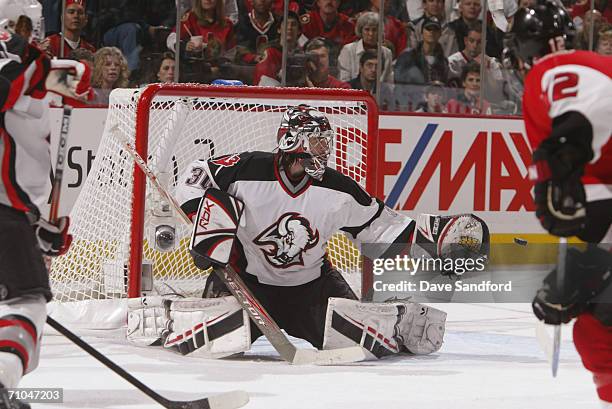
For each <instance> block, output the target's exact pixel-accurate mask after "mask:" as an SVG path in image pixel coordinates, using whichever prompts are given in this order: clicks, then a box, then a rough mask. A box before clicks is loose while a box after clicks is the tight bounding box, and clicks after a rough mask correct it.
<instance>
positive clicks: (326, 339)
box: [128, 105, 489, 357]
mask: <svg viewBox="0 0 612 409" xmlns="http://www.w3.org/2000/svg"><path fill="white" fill-rule="evenodd" d="M333 140H334V130H333V129H332V128H331V126H330V123H329V121H328V120H327V118H326V117H325V116H324V115H323V113H321V112H320V111H319V110H317V109H316V108H313V107H310V106H307V105H300V106H297V107H293V108H290V109H288V110H287V111H286V112H285V113H284V115H283V117H282V120H281V124H280V127H279V131H278V148H277V151H276V152H243V153H239V154H233V155H226V156H222V157H219V158H214V159H210V160H198V161H195V162H193V163H192V165H191V166H190V167H189V168H188V169H187V170H186V171H185V172H184V174H183V175H182V176H181V177H180V178H179V186H178V188H177V192H176V196H177V197H176V198H177V201H178V202H179V203H181V205H182V206H181V207H182V209H183V210H184V212H185V213H186V214H187V215H188V216H189V217H191V218H192V220H194V232H193V234H194V236H193V238H192V244H193V245H192V255H193V256H194V262H195V263H196V265H198V266H201V267H202V268H206V267H208V265H209V263H208V258H207V255H208V254H210V253H209V251H210V248H209V247H210V246H208V247H207V246H206V245H203V244H202V243H203V241H200V239H199V237H202V236H204V235H205V234H208V233H209V232H208V231H207V230H208V225H207V220H208V217H209V216H208V214H204V212H207V211H208V209H203V207H204V206H201V203H202V200H203V199H202V197H203V195H204V194H205V192H206V191H207V190H209V189H214V190H215V191H221V192H224V193H225V194H228V195H231V196H233V197H235V198H237V199H239V200H240V201H241V202H242V203H243V204H244V211H243V212H242V216H241V219H240V223H239V227H238V229H237V232H236V237H237V241H236V244H235V245H234V246H233V248H232V253H231V257H230V265H231V266H232V267H233V269H234V270H235V271H237V272H238V273H239V274H240V276H241V277H242V279H243V280H244V282H245V283H246V285H247V286H248V287H249V289H250V290H251V291H252V292H253V294H254V295H255V297H257V298H258V300H259V301H260V302H261V304H262V305H263V306H264V307H265V308H266V310H267V312H268V313H269V314H270V315H271V316H272V318H274V320H275V321H276V322H277V323H278V324H279V326H280V327H281V328H282V329H284V330H285V331H286V332H287V333H288V334H290V335H292V336H295V337H298V338H302V339H305V340H307V341H309V342H310V343H311V344H312V345H313V346H315V347H316V348H319V349H321V348H322V349H329V348H339V347H344V346H352V345H355V343H358V344H359V343H361V344H362V345H363V346H364V347H365V348H366V349H367V350H368V351H370V353H371V355H372V356H373V357H381V356H384V355H388V354H394V353H399V352H405V351H409V352H411V353H419V354H422V353H431V352H434V351H436V350H438V349H439V348H440V346H441V344H442V337H443V333H444V321H445V317H446V314H445V313H444V312H442V311H439V310H436V309H434V308H430V307H426V306H423V305H420V304H417V303H409V302H390V303H361V302H359V301H358V300H357V297H356V296H355V293H354V292H353V291H352V289H351V287H350V285H349V284H348V283H347V282H346V281H345V279H344V278H343V276H342V275H341V274H340V273H339V272H338V270H336V269H335V268H334V266H333V265H332V263H331V262H330V260H329V259H328V257H327V254H326V246H327V242H328V240H329V239H330V238H331V237H332V235H333V234H336V233H338V232H342V233H344V234H345V235H346V236H347V237H348V239H349V240H351V241H352V242H353V243H354V244H356V245H359V244H361V243H386V245H383V246H377V247H380V248H381V249H384V248H385V247H386V248H391V247H392V246H391V244H393V243H396V244H397V243H406V244H415V245H417V244H418V245H419V248H420V249H421V251H423V250H424V251H426V252H427V253H428V255H429V257H453V255H452V254H451V253H452V250H451V249H452V248H453V246H455V248H456V246H459V247H461V248H462V249H463V250H465V252H464V253H469V254H470V255H471V256H475V257H478V256H483V255H485V254H486V253H487V249H488V239H489V238H488V229H487V226H486V224H485V223H484V222H483V221H482V220H480V219H478V218H477V217H475V216H473V215H458V216H448V217H442V216H433V215H420V216H418V218H417V220H414V219H411V218H409V217H407V216H404V215H402V214H399V213H396V212H395V211H393V210H391V209H389V208H388V207H386V206H385V205H384V203H383V202H382V201H381V200H379V199H376V198H373V197H372V196H370V195H369V194H368V193H367V192H366V191H364V190H363V189H362V188H361V187H360V186H359V185H358V184H357V183H356V182H355V181H354V180H352V179H351V178H350V177H348V176H346V175H344V174H342V173H340V172H338V171H336V170H334V169H331V168H329V167H327V161H328V158H329V156H330V154H331V149H332V144H333ZM181 183H182V184H181ZM215 245H219V246H222V243H220V241H219V242H217V243H216V244H215ZM393 247H396V246H393ZM383 252H384V250H383ZM366 256H369V257H380V256H383V254H366ZM384 256H385V257H387V256H390V254H384ZM204 298H205V300H204V301H202V302H200V303H195V304H197V307H196V306H194V307H193V310H190V311H189V313H188V314H190V316H191V317H193V315H194V314H195V315H197V314H198V313H196V310H197V309H198V308H203V307H205V308H208V306H209V305H213V304H214V305H215V306H218V304H219V303H220V302H221V301H220V300H224V301H223V302H225V303H227V305H228V306H227V310H226V311H225V313H227V314H228V315H229V314H231V313H235V312H236V311H237V310H239V308H240V307H239V306H238V305H237V303H236V302H235V301H231V300H232V299H233V298H234V297H232V296H230V295H229V291H228V290H227V289H226V288H225V286H224V284H223V283H222V281H221V280H220V279H219V278H218V277H217V275H216V274H211V275H210V276H209V277H208V281H207V283H206V288H205V290H204ZM330 300H331V301H330ZM230 304H231V306H230ZM141 308H142V307H141V306H140V305H136V306H135V309H141ZM205 308H203V309H205ZM223 311H224V310H223V309H217V310H215V314H213V313H210V312H209V313H202V315H201V316H199V318H198V319H197V320H196V321H193V320H192V321H190V320H189V319H186V318H185V316H183V315H182V314H187V313H185V303H184V301H183V308H182V309H181V311H179V309H178V308H177V309H176V310H172V309H170V311H169V315H170V317H171V319H172V320H173V324H172V325H168V324H167V323H166V328H167V329H168V331H167V332H166V333H165V337H164V342H165V346H166V347H174V348H176V349H178V350H180V351H181V352H183V353H190V352H193V349H194V348H193V342H192V343H191V344H190V347H189V348H188V349H187V350H186V349H185V342H187V341H189V340H188V339H186V338H189V337H185V336H184V334H185V331H186V330H188V329H189V328H192V327H193V326H194V325H199V328H201V326H202V324H203V325H204V326H206V325H207V324H206V322H207V321H209V320H207V318H206V317H211V316H213V315H217V316H221V313H222V312H223ZM146 315H147V314H142V313H140V316H146ZM158 315H159V314H158ZM158 324H161V323H158ZM184 324H186V326H185V325H184ZM147 331H148V332H147ZM132 332H133V333H134V334H137V333H140V334H143V333H145V334H148V336H149V337H150V339H149V340H148V341H151V342H153V341H154V339H155V338H156V334H155V333H153V332H152V330H151V329H142V328H141V329H140V331H137V330H136V329H135V328H134V331H132ZM193 333H195V330H194V331H193ZM249 333H250V334H249ZM244 334H246V335H245V336H246V337H247V338H248V339H247V340H246V341H243V340H242V339H240V340H239V339H237V337H232V336H231V334H228V335H227V339H228V341H227V342H228V343H230V344H233V345H236V348H235V349H233V350H227V351H224V352H226V353H225V355H227V354H228V353H230V352H231V353H233V352H239V351H240V350H245V349H246V348H248V347H249V346H250V342H251V340H254V339H256V338H257V337H259V336H260V335H261V333H260V332H259V330H258V329H257V327H255V326H254V325H251V328H250V331H249V330H248V328H246V329H245V331H244ZM362 335H363V337H362ZM241 336H242V335H241ZM130 338H131V339H132V340H133V341H135V342H142V339H140V340H139V339H137V338H138V337H137V336H131V337H130V336H128V339H130ZM217 341H219V339H218V340H217ZM200 347H203V348H200V349H206V350H207V351H208V352H210V355H215V356H219V355H223V353H222V352H221V351H220V350H218V349H215V346H214V345H212V346H202V345H200ZM208 348H211V349H210V350H209V349H208ZM240 348H241V349H240ZM200 353H201V351H200Z"/></svg>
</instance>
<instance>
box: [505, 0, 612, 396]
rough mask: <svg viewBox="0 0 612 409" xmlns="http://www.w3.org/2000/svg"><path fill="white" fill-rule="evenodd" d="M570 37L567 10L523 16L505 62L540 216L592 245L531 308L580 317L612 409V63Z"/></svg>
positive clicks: (580, 332)
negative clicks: (514, 78)
mask: <svg viewBox="0 0 612 409" xmlns="http://www.w3.org/2000/svg"><path fill="white" fill-rule="evenodd" d="M572 35H573V26H572V23H571V20H570V18H569V16H568V14H567V12H566V11H565V10H564V9H563V7H562V6H560V5H557V4H555V3H552V2H539V3H538V4H536V5H534V6H533V7H530V8H526V9H520V10H519V11H518V12H517V13H516V15H515V16H514V22H513V27H512V32H511V35H510V37H509V39H508V42H507V48H506V51H505V54H506V55H505V60H506V63H507V64H511V63H513V65H514V68H515V69H516V70H517V71H518V72H519V75H520V76H521V77H524V86H525V90H524V95H523V112H524V118H525V129H526V131H527V136H528V138H529V142H530V144H531V146H532V149H533V151H534V153H533V166H532V168H531V169H530V172H531V173H532V176H533V179H534V180H535V202H536V215H537V217H538V218H539V220H540V223H541V224H542V226H543V227H544V228H545V229H546V230H548V231H549V232H550V233H551V234H553V235H555V236H560V237H568V236H574V235H575V236H577V237H578V238H580V239H582V240H584V241H586V242H587V243H588V244H587V247H586V250H584V251H579V250H577V249H575V248H570V249H568V252H567V258H566V261H565V276H564V283H563V287H562V289H559V288H558V286H557V284H556V269H555V270H553V271H552V272H551V273H550V274H549V276H548V277H546V279H545V280H544V285H543V287H542V288H541V289H540V290H539V291H538V292H537V295H536V297H535V299H534V301H533V310H534V312H535V314H536V316H537V317H538V318H539V319H540V320H543V321H544V322H546V323H548V324H555V325H559V324H560V323H567V322H569V321H570V320H572V319H574V318H577V319H576V323H575V325H574V343H575V344H576V348H577V350H578V352H579V353H580V356H581V357H582V361H583V363H584V365H585V367H586V368H587V369H589V370H590V371H591V372H593V377H594V381H595V384H596V387H597V392H598V394H599V397H600V399H601V400H602V401H603V402H604V404H606V405H609V406H608V407H612V294H611V292H610V290H611V288H610V287H611V284H610V283H611V282H612V256H611V253H610V243H611V242H612V229H611V228H610V225H611V222H612V143H611V142H610V136H611V133H612V121H611V120H610V118H612V79H611V77H612V58H610V57H606V56H602V55H598V54H596V53H592V52H588V51H571V50H566V46H567V45H568V44H571V37H572ZM597 243H601V244H599V245H598V244H597Z"/></svg>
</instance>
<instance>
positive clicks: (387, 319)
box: [323, 298, 446, 359]
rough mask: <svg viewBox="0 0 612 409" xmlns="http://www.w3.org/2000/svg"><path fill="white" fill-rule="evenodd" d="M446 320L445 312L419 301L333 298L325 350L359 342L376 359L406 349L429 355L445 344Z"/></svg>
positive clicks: (327, 321)
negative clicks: (371, 301) (386, 301)
mask: <svg viewBox="0 0 612 409" xmlns="http://www.w3.org/2000/svg"><path fill="white" fill-rule="evenodd" d="M445 320H446V313H445V312H442V311H439V310H436V309H435V308H431V307H427V306H425V305H422V304H417V303H411V302H389V303H362V302H359V301H355V300H347V299H343V298H330V299H329V304H328V307H327V315H326V322H325V336H324V340H323V349H333V348H343V347H349V346H354V345H355V344H358V345H361V346H362V347H363V348H365V349H366V350H367V351H368V352H369V356H370V358H372V359H374V358H382V357H383V356H387V355H393V354H397V353H400V352H405V351H406V350H407V351H409V352H411V353H413V354H429V353H432V352H435V351H437V350H438V349H440V347H441V346H442V338H443V336H444V325H445Z"/></svg>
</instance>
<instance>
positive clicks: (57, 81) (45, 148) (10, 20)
mask: <svg viewBox="0 0 612 409" xmlns="http://www.w3.org/2000/svg"><path fill="white" fill-rule="evenodd" d="M1 3H2V7H0V162H1V166H0V169H1V172H0V249H2V251H0V409H23V408H29V407H30V406H29V405H27V404H26V403H22V402H19V401H17V400H15V399H11V397H10V396H9V394H8V392H7V390H6V388H15V387H17V385H18V383H19V381H20V379H21V377H22V376H23V375H24V374H26V373H29V372H31V371H33V370H34V369H35V368H36V366H37V365H38V353H39V349H40V341H41V336H42V329H43V326H44V324H45V319H46V315H47V312H46V303H47V302H48V301H49V300H51V297H52V294H51V290H50V288H49V277H48V272H47V269H46V267H45V264H44V262H43V254H46V255H48V256H51V257H53V256H58V255H61V254H63V253H64V252H66V251H67V250H68V246H69V245H70V236H69V235H68V234H67V231H68V218H67V217H60V218H59V220H57V222H56V223H50V222H48V221H46V220H45V218H44V217H43V216H42V215H41V214H40V210H39V206H41V205H42V204H44V203H46V201H47V199H48V197H49V193H50V190H51V182H50V180H49V174H50V172H51V157H50V152H49V134H50V129H49V127H50V124H49V116H48V104H49V103H48V101H47V100H45V96H46V94H47V92H48V91H52V92H55V93H57V94H60V95H63V96H67V97H71V98H79V99H82V98H86V96H87V95H88V94H89V90H90V87H89V69H88V68H87V66H86V65H85V64H82V63H80V62H77V61H67V60H54V61H51V60H49V59H48V57H47V56H46V55H44V54H43V53H41V52H40V51H39V50H38V49H37V48H36V47H34V46H32V45H30V44H28V43H27V40H26V39H23V38H21V37H20V36H18V35H14V34H12V33H11V32H9V31H5V30H4V28H5V27H8V26H14V23H15V22H16V21H17V18H18V17H19V16H20V15H28V16H29V17H30V18H31V19H32V20H33V23H34V26H35V27H38V22H39V20H40V18H41V5H40V3H38V1H35V0H6V1H3V2H1Z"/></svg>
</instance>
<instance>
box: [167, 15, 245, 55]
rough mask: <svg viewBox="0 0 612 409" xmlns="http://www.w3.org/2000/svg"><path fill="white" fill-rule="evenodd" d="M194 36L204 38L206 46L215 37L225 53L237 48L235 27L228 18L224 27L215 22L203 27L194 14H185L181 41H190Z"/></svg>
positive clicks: (182, 22) (174, 30) (173, 30)
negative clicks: (211, 37)
mask: <svg viewBox="0 0 612 409" xmlns="http://www.w3.org/2000/svg"><path fill="white" fill-rule="evenodd" d="M172 32H176V28H174V29H172ZM192 36H202V38H203V40H204V43H205V44H206V43H208V41H209V38H210V37H209V36H214V37H215V39H216V40H217V41H219V42H220V43H221V45H222V46H223V50H225V51H227V50H231V49H232V48H234V47H235V46H236V37H235V35H234V25H233V24H232V21H231V20H230V19H229V18H227V17H226V18H225V20H224V22H223V25H222V24H220V23H219V22H215V23H214V24H211V25H207V26H202V25H200V24H199V23H198V18H197V17H196V15H195V14H194V13H193V12H191V11H189V12H187V13H185V15H184V16H183V18H182V20H181V40H183V41H188V40H189V38H190V37H192Z"/></svg>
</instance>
